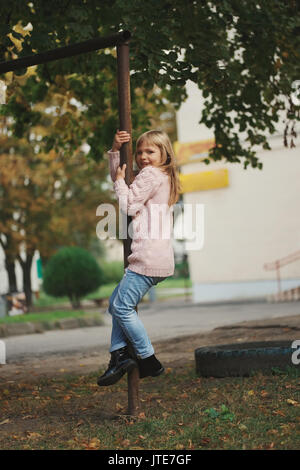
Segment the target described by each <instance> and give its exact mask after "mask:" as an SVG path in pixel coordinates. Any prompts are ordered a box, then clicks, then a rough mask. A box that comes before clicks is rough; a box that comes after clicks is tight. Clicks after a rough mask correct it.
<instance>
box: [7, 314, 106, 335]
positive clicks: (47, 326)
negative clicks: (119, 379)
mask: <svg viewBox="0 0 300 470" xmlns="http://www.w3.org/2000/svg"><path fill="white" fill-rule="evenodd" d="M103 325H104V319H103V316H102V315H101V314H98V316H97V317H96V316H95V317H87V318H63V319H62V320H57V321H53V322H50V321H41V322H20V323H2V324H0V338H7V337H8V336H20V335H31V334H34V333H44V332H45V331H50V330H70V329H73V328H86V327H89V326H103Z"/></svg>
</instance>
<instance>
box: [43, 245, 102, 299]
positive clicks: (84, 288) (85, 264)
mask: <svg viewBox="0 0 300 470" xmlns="http://www.w3.org/2000/svg"><path fill="white" fill-rule="evenodd" d="M102 280H103V272H102V270H101V269H100V267H99V266H98V264H97V262H96V261H95V259H94V258H93V256H92V255H91V254H90V253H89V252H88V251H86V250H84V249H83V248H80V247H76V246H72V247H64V248H61V249H60V250H59V251H58V252H57V253H56V254H54V255H53V256H52V257H51V259H50V260H49V262H48V263H47V266H46V269H45V273H44V280H43V288H44V290H45V292H46V293H47V294H48V295H53V296H55V297H63V296H65V295H67V296H68V297H69V299H70V302H71V304H72V306H73V308H79V307H80V298H81V297H83V296H84V295H87V294H89V293H90V292H93V291H94V290H96V289H97V288H98V287H100V285H101V283H102Z"/></svg>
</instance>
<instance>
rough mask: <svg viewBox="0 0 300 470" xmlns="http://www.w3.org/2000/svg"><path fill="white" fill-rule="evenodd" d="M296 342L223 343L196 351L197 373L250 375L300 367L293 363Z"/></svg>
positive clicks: (229, 375)
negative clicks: (293, 344)
mask: <svg viewBox="0 0 300 470" xmlns="http://www.w3.org/2000/svg"><path fill="white" fill-rule="evenodd" d="M291 345H292V341H265V342H253V343H239V344H222V345H219V346H215V347H202V348H198V349H196V350H195V361H196V372H197V374H198V375H200V376H202V377H235V376H243V377H247V376H249V375H250V374H251V373H252V372H254V371H258V370H259V371H271V369H272V368H273V367H275V368H278V369H280V370H285V369H286V368H287V367H293V368H296V367H298V368H299V365H294V364H293V363H292V354H293V352H294V351H295V349H293V348H292V347H291Z"/></svg>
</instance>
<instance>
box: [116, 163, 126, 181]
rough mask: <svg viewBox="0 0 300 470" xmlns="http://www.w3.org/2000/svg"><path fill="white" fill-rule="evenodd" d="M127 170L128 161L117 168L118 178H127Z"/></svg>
mask: <svg viewBox="0 0 300 470" xmlns="http://www.w3.org/2000/svg"><path fill="white" fill-rule="evenodd" d="M125 170H126V163H124V165H123V166H122V168H121V167H120V166H119V168H117V174H116V180H120V179H125Z"/></svg>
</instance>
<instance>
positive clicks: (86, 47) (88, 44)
mask: <svg viewBox="0 0 300 470" xmlns="http://www.w3.org/2000/svg"><path fill="white" fill-rule="evenodd" d="M130 37H131V33H130V31H121V32H120V33H117V34H114V35H112V36H106V37H103V38H94V39H89V40H87V41H84V42H79V43H77V44H72V45H70V46H65V47H59V48H57V49H52V50H51V51H46V52H41V53H40V54H35V55H32V56H28V57H21V58H20V59H15V60H10V61H7V62H0V74H2V73H6V72H11V71H13V70H18V69H22V68H27V67H31V66H32V65H39V64H44V63H46V62H51V61H52V60H58V59H65V58H66V57H72V56H74V55H78V54H84V53H87V52H91V51H96V50H98V49H104V48H106V47H115V46H118V45H119V44H123V43H124V42H126V41H129V39H130Z"/></svg>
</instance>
